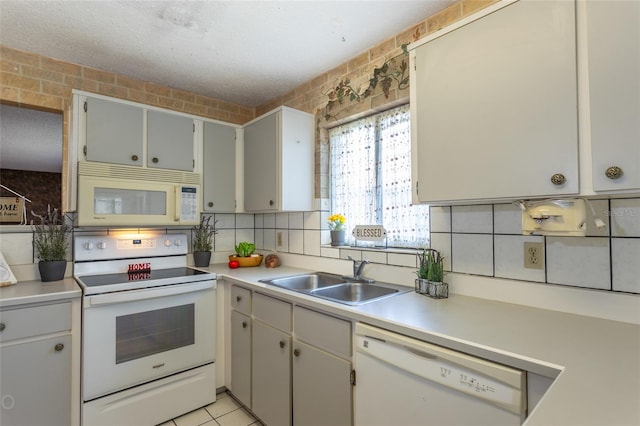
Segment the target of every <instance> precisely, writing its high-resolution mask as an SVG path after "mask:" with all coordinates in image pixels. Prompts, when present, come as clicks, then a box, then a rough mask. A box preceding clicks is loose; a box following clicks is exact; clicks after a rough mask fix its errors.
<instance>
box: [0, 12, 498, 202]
mask: <svg viewBox="0 0 640 426" xmlns="http://www.w3.org/2000/svg"><path fill="white" fill-rule="evenodd" d="M496 1H497V0H460V1H458V2H456V3H454V4H452V5H451V6H449V7H448V8H446V9H444V10H442V11H441V12H439V13H437V14H435V15H433V16H431V17H429V18H427V19H424V20H423V21H421V22H419V23H417V24H416V25H414V26H412V27H411V28H408V29H407V30H405V31H403V32H402V33H400V34H398V35H396V36H395V37H392V38H390V39H388V40H385V41H384V42H382V43H380V44H378V45H376V46H373V47H372V48H370V49H368V50H367V51H365V52H363V53H361V54H360V55H358V56H356V57H354V58H352V59H351V60H349V61H347V62H345V63H344V64H341V65H339V66H337V67H335V68H333V69H332V70H329V71H327V72H325V73H323V74H321V75H319V76H317V77H315V78H314V79H312V80H310V81H308V82H306V83H304V84H302V85H301V86H299V87H297V88H295V89H294V90H292V91H291V92H289V93H287V94H285V95H284V96H281V97H279V98H276V99H274V100H272V101H270V102H268V103H267V104H264V105H261V106H259V107H258V108H255V109H254V108H249V107H244V106H241V105H235V104H231V103H228V102H224V101H221V100H217V99H213V98H208V97H205V96H201V95H198V94H195V93H190V92H185V91H181V90H176V89H172V88H170V87H166V86H160V85H157V84H154V83H150V82H145V81H141V80H136V79H133V78H130V77H127V76H123V75H119V74H113V73H109V72H105V71H101V70H98V69H95V68H89V67H85V66H81V65H76V64H71V63H67V62H62V61H58V60H55V59H52V58H47V57H45V56H41V55H37V54H34V53H29V52H24V51H20V50H15V49H11V48H8V47H6V46H2V45H0V101H1V102H6V103H11V104H16V105H23V106H29V107H35V108H42V109H45V110H55V111H63V114H64V119H63V120H64V122H63V156H64V157H63V191H65V189H66V179H67V175H66V170H67V169H68V167H67V164H66V161H67V147H68V143H69V140H68V139H69V122H70V111H71V90H72V89H78V90H84V91H87V92H92V93H98V94H102V95H106V96H112V97H115V98H121V99H126V100H130V101H134V102H140V103H144V104H148V105H154V106H158V107H162V108H167V109H171V110H174V111H180V112H185V113H189V114H194V115H199V116H203V117H208V118H213V119H218V120H221V121H226V122H230V123H236V124H244V123H246V122H248V121H250V120H251V119H253V118H254V117H256V116H258V115H261V114H264V113H265V112H268V111H270V110H272V109H274V108H276V107H278V106H282V105H285V106H289V107H292V108H296V109H300V110H302V111H307V112H309V113H312V114H316V113H317V112H318V111H319V110H321V109H322V108H323V107H324V106H325V105H326V104H327V101H328V97H327V94H328V93H329V91H330V90H331V89H332V88H334V87H335V86H336V84H338V82H340V81H343V80H344V79H345V78H349V79H350V80H351V82H352V86H353V87H358V86H360V87H363V88H364V87H366V86H367V85H368V81H369V79H370V78H371V77H372V75H373V70H374V68H376V67H380V66H381V65H382V64H384V62H385V61H387V60H389V59H391V58H395V57H398V56H399V55H402V45H403V44H405V43H410V42H412V41H415V40H418V39H420V38H422V37H424V36H426V35H428V34H431V33H432V32H434V31H437V30H439V29H441V28H443V27H445V26H447V25H450V24H452V23H454V22H456V21H458V20H460V19H461V18H463V17H465V16H468V15H469V14H471V13H473V12H475V11H477V10H479V9H482V8H484V7H485V6H487V5H489V4H491V3H494V2H496ZM374 30H375V23H373V24H372V31H374ZM408 97H409V90H408V89H405V90H402V91H397V90H395V89H393V88H392V90H391V92H390V94H389V97H388V98H387V97H386V96H385V95H384V94H383V93H382V92H381V91H380V90H377V91H376V92H374V94H373V95H372V96H371V97H369V98H367V99H366V100H365V101H364V102H356V103H348V102H347V104H346V105H344V106H343V108H342V110H341V114H340V117H341V118H350V117H355V116H358V115H362V114H366V113H369V112H371V111H375V110H382V109H386V108H388V107H390V106H392V105H394V104H398V103H403V102H406V101H407V100H408ZM317 123H318V126H317V138H316V139H317V142H316V161H315V163H316V170H315V173H316V185H315V196H316V197H322V198H326V197H328V157H327V154H328V143H327V142H328V141H327V133H326V128H327V127H328V126H329V125H331V124H334V122H326V121H325V120H324V118H322V117H317ZM63 200H66V195H65V194H63Z"/></svg>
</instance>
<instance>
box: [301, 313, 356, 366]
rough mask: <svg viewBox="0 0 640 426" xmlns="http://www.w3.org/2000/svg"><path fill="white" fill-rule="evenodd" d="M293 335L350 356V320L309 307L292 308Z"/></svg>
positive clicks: (335, 352) (347, 356)
mask: <svg viewBox="0 0 640 426" xmlns="http://www.w3.org/2000/svg"><path fill="white" fill-rule="evenodd" d="M293 324H294V326H293V327H294V336H295V338H296V339H299V340H302V341H305V342H307V343H309V344H311V345H313V346H316V347H318V348H320V349H324V350H326V351H329V352H332V353H334V354H336V355H340V356H344V357H346V358H351V322H350V321H346V320H343V319H339V318H336V317H332V316H330V315H326V314H322V313H320V312H316V311H312V310H310V309H306V308H302V307H300V306H296V307H295V308H294V309H293Z"/></svg>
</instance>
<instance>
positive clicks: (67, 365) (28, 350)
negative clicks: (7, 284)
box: [0, 303, 76, 426]
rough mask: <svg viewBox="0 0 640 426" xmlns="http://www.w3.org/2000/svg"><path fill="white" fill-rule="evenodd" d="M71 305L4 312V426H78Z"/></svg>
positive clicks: (0, 316)
mask: <svg viewBox="0 0 640 426" xmlns="http://www.w3.org/2000/svg"><path fill="white" fill-rule="evenodd" d="M71 306H72V305H71V303H57V304H52V305H44V306H39V307H38V306H37V307H28V308H22V309H20V308H18V309H12V310H2V311H1V312H0V376H1V377H2V386H1V395H0V401H1V407H2V411H1V414H0V424H2V425H3V426H12V425H52V426H53V425H61V426H62V425H64V426H67V425H69V424H71V423H72V417H73V418H74V419H75V418H76V416H72V409H71V407H72V401H71V396H72V384H71V378H72V366H71V360H72V351H71V346H72V343H71V342H72V335H71Z"/></svg>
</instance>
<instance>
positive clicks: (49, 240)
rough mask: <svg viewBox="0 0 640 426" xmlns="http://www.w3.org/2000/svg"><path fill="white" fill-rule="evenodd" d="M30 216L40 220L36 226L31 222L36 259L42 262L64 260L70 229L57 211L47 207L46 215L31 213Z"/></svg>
mask: <svg viewBox="0 0 640 426" xmlns="http://www.w3.org/2000/svg"><path fill="white" fill-rule="evenodd" d="M31 214H32V215H33V216H35V217H37V218H38V219H39V220H40V223H38V224H34V223H33V220H32V221H31V229H32V230H33V245H34V247H35V249H36V251H37V253H38V258H39V259H40V260H41V261H43V262H51V261H56V260H65V259H66V257H67V247H68V245H69V242H68V240H67V238H68V236H69V233H70V232H71V227H70V226H69V225H67V224H66V223H64V218H63V217H61V216H60V213H59V212H58V209H53V210H52V209H51V206H47V213H45V214H43V215H39V214H36V213H34V212H33V211H32V212H31Z"/></svg>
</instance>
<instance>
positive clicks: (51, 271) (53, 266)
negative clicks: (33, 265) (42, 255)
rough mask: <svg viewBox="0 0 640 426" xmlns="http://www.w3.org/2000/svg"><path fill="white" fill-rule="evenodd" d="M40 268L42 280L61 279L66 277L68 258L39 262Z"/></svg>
mask: <svg viewBox="0 0 640 426" xmlns="http://www.w3.org/2000/svg"><path fill="white" fill-rule="evenodd" d="M38 269H39V270H40V280H41V281H43V282H50V281H60V280H61V279H63V278H64V273H65V272H66V270H67V261H66V260H52V261H48V262H44V261H42V260H41V261H40V262H38Z"/></svg>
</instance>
